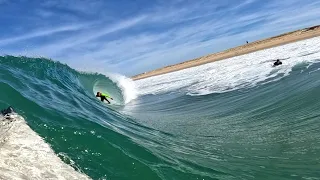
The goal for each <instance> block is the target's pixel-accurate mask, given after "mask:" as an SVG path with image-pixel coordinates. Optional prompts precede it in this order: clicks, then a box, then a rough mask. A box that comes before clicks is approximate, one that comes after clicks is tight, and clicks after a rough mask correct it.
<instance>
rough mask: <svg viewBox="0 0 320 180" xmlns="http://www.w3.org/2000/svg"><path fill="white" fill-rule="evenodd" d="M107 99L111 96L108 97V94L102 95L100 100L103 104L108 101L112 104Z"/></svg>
mask: <svg viewBox="0 0 320 180" xmlns="http://www.w3.org/2000/svg"><path fill="white" fill-rule="evenodd" d="M107 97H109V98H110V96H108V95H106V94H101V96H100V99H101V101H102V102H103V101H104V100H106V101H107V102H108V103H109V104H110V101H109V100H108V99H107Z"/></svg>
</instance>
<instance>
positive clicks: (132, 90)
mask: <svg viewBox="0 0 320 180" xmlns="http://www.w3.org/2000/svg"><path fill="white" fill-rule="evenodd" d="M107 77H109V78H110V80H111V81H113V82H114V83H116V84H117V86H118V87H119V88H120V90H121V91H122V95H123V100H124V103H125V104H127V103H129V102H130V101H132V100H133V99H135V98H137V91H136V87H135V83H134V82H133V81H132V80H131V79H130V78H127V77H126V76H123V75H120V74H111V73H109V74H107Z"/></svg>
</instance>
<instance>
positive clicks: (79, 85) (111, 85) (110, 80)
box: [0, 56, 136, 105]
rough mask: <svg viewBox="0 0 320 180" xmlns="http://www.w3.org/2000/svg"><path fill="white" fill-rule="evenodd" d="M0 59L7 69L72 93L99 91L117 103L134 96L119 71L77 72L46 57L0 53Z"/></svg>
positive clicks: (132, 89) (121, 103)
mask: <svg viewBox="0 0 320 180" xmlns="http://www.w3.org/2000/svg"><path fill="white" fill-rule="evenodd" d="M0 63H1V64H2V65H4V66H6V67H7V68H8V69H9V70H10V69H12V68H15V69H19V71H23V73H26V74H29V75H31V76H33V77H34V83H37V81H38V80H44V81H46V82H47V83H48V84H47V85H48V86H50V87H59V86H61V87H62V88H65V89H68V90H69V91H70V93H71V94H70V95H72V96H74V95H75V94H77V95H81V94H82V93H83V94H87V95H88V96H93V94H95V93H96V92H97V91H101V92H104V93H108V94H109V95H110V96H111V97H113V98H114V103H113V104H117V105H124V104H126V103H129V102H130V101H131V100H132V99H135V98H136V94H135V87H134V84H133V82H132V81H131V79H129V78H126V77H125V76H122V75H117V74H111V73H110V74H108V75H103V74H99V73H87V72H78V71H76V70H74V69H72V68H70V67H69V66H67V65H65V64H62V63H60V62H55V61H52V60H50V59H45V58H28V57H14V56H3V57H0ZM51 95H53V94H52V93H51ZM53 98H56V97H53ZM47 101H50V100H49V99H47Z"/></svg>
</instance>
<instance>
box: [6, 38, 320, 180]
mask: <svg viewBox="0 0 320 180" xmlns="http://www.w3.org/2000/svg"><path fill="white" fill-rule="evenodd" d="M277 58H284V59H286V60H283V65H282V66H279V67H272V66H271V64H272V61H271V59H277ZM0 63H1V65H0V77H1V78H0V90H1V93H0V108H5V107H7V106H9V105H11V106H13V107H14V108H15V109H16V111H17V112H18V114H19V115H21V116H22V117H23V118H24V119H25V122H26V123H27V125H28V126H29V127H30V128H31V129H32V130H31V129H29V130H25V131H27V132H30V133H26V134H25V135H24V137H27V139H31V140H32V139H37V141H35V142H37V143H38V144H39V148H38V149H37V148H35V149H34V151H39V152H41V147H48V148H50V149H52V150H47V151H48V154H50V155H54V156H50V158H52V159H54V157H59V158H60V159H61V160H62V161H63V162H64V164H65V165H69V166H71V167H73V168H71V169H68V168H65V169H64V172H68V173H69V174H72V175H73V174H74V173H76V172H78V173H79V174H80V176H83V177H85V175H87V176H89V177H90V178H92V179H206V180H208V179H317V178H318V177H319V176H320V174H319V171H318V170H319V167H318V164H319V158H318V154H319V153H320V141H319V139H320V134H319V133H318V130H319V128H320V123H319V122H320V110H319V107H320V96H319V92H320V81H319V79H320V38H313V39H309V40H304V41H300V42H297V43H292V44H288V45H284V46H279V47H276V48H272V49H267V50H263V51H259V52H255V53H251V54H247V55H243V56H238V57H234V58H230V59H226V60H224V61H219V62H214V63H210V64H206V65H203V66H199V67H194V68H190V69H186V70H182V71H178V72H174V73H170V74H166V75H161V76H155V77H151V78H148V79H143V80H139V81H137V82H135V83H134V82H132V81H130V80H129V79H127V78H126V77H124V76H121V75H114V74H109V75H102V74H92V73H91V74H90V73H82V72H77V71H75V70H73V69H71V68H69V67H68V66H66V65H63V64H61V63H57V62H54V61H51V60H47V59H41V58H36V59H35V58H26V57H13V56H4V57H1V58H0ZM97 91H102V92H106V93H108V94H110V95H111V96H112V97H113V98H114V99H115V100H114V101H113V105H106V104H104V103H101V102H100V101H99V99H97V98H96V97H95V96H94V95H95V93H96V92H97ZM18 122H19V123H23V122H24V120H23V119H20V120H19V121H18ZM0 125H1V124H0ZM10 127H11V126H8V125H3V126H0V132H8V133H9V134H19V133H16V132H19V131H18V130H17V129H16V130H14V129H11V128H10ZM31 132H33V134H32V133H31ZM34 132H35V133H36V134H35V133H34ZM5 134H6V133H5ZM31 134H32V135H31ZM34 136H39V137H38V138H35V137H34ZM7 137H16V136H8V135H4V136H0V141H2V140H3V141H4V142H5V143H7V144H6V146H8V145H9V144H14V143H15V142H16V141H17V142H19V143H18V145H17V146H18V147H20V148H27V149H28V147H30V146H31V145H30V143H29V144H28V143H27V142H24V141H21V140H19V141H18V140H15V138H11V139H10V138H7ZM40 137H41V138H42V139H43V140H44V141H43V140H41V138H40ZM39 138H40V140H39ZM7 139H8V140H7ZM1 147H2V148H3V147H5V146H4V145H1V143H0V149H1ZM30 156H31V155H30ZM30 156H19V158H18V159H19V161H21V162H31V163H29V164H32V165H34V166H36V167H38V168H39V169H41V168H47V167H42V166H41V162H38V161H36V158H32V157H34V156H31V160H30ZM13 157H17V156H13V155H12V154H10V153H7V154H6V155H3V154H2V157H1V160H0V177H1V174H4V172H8V173H9V174H8V173H7V174H6V176H5V177H12V176H11V175H12V173H13V172H15V173H16V174H21V177H23V176H22V175H24V174H25V173H24V172H23V171H22V170H20V171H19V168H16V169H10V168H8V167H5V168H2V166H5V165H3V164H2V162H8V160H9V159H12V158H13ZM33 159H34V160H33ZM2 160H3V161H2ZM6 169H9V170H10V171H5V170H6ZM61 174H62V172H60V171H52V172H51V175H52V177H58V178H60V179H63V178H65V177H63V176H62V175H61ZM34 177H35V178H37V176H34ZM39 179H41V178H39Z"/></svg>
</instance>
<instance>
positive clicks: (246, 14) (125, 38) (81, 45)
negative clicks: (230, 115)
mask: <svg viewBox="0 0 320 180" xmlns="http://www.w3.org/2000/svg"><path fill="white" fill-rule="evenodd" d="M61 2H62V1H50V2H47V3H46V4H44V6H45V7H59V8H63V7H65V8H68V9H71V10H72V11H76V12H80V13H83V14H85V15H86V16H87V15H88V16H89V17H91V16H94V17H97V19H96V22H95V23H92V25H90V26H86V27H85V28H83V27H79V28H78V29H77V28H74V29H72V28H71V29H72V30H71V31H74V33H72V34H71V35H68V36H62V37H61V38H59V39H52V40H51V41H48V42H45V43H42V44H34V46H33V48H31V49H30V48H27V50H26V52H23V53H26V55H31V56H38V55H40V56H46V57H50V58H53V59H56V60H61V61H64V62H67V63H68V64H70V65H71V66H73V67H76V68H78V69H82V70H83V69H85V70H91V71H97V70H98V71H101V72H103V71H109V70H110V69H111V70H113V71H117V72H120V73H125V74H130V75H133V74H135V73H140V72H144V71H147V70H151V69H154V68H159V67H160V66H163V65H168V64H174V63H178V62H181V61H183V60H189V59H191V58H195V57H197V56H201V55H205V54H208V53H212V52H216V51H219V50H223V49H225V48H229V47H232V46H235V45H240V44H242V43H243V42H245V40H249V41H253V40H258V39H260V38H266V37H268V36H271V35H277V34H278V33H283V32H285V31H290V30H294V29H297V28H302V27H305V26H310V25H315V24H317V23H318V24H319V23H320V20H319V18H318V17H319V15H320V13H319V12H320V3H319V2H314V1H312V0H305V1H304V2H300V1H298V0H284V1H276V0H271V1H268V2H266V1H263V2H262V1H258V0H244V1H235V0H234V1H233V0H231V1H228V2H229V3H230V4H228V3H227V2H226V1H215V2H213V1H206V0H199V1H188V2H187V3H186V2H185V1H182V0H181V1H180V0H179V1H177V0H176V1H171V2H162V1H159V2H157V3H155V5H156V6H152V7H146V8H144V9H139V11H137V12H136V13H132V15H130V16H127V17H126V18H120V19H117V16H116V15H114V16H112V17H111V18H110V17H109V16H102V14H104V13H101V12H100V11H101V9H104V11H108V9H105V8H107V7H108V6H103V3H102V2H103V1H90V2H85V3H83V2H81V3H76V6H72V7H66V6H70V5H68V4H70V3H75V2H74V1H70V2H68V3H67V4H66V3H65V2H62V3H61ZM59 3H61V4H59ZM86 5H87V6H88V7H90V8H91V9H90V11H91V12H90V13H88V12H87V11H88V8H86ZM93 11H96V12H97V14H96V15H95V14H92V12H93ZM123 11H125V9H124V10H123ZM131 11H133V10H130V12H131ZM40 13H41V12H40ZM119 13H120V14H121V13H122V12H119ZM42 15H43V17H44V18H45V17H47V16H57V14H52V12H50V13H46V12H42ZM60 17H64V16H62V15H61V16H60ZM78 20H79V21H80V22H81V19H80V18H79V19H78ZM67 30H68V29H67V28H64V26H62V27H60V26H58V27H56V28H55V29H53V30H51V31H49V30H47V31H43V32H42V31H36V32H32V31H31V32H30V33H27V34H26V35H22V36H18V37H15V38H9V39H3V40H0V45H5V44H7V43H18V42H19V41H23V40H28V39H33V38H39V37H42V36H50V35H52V34H56V33H60V32H64V31H67ZM77 30H79V31H77ZM7 51H8V52H13V53H15V54H19V53H21V52H20V51H19V50H16V51H15V50H12V49H8V50H7ZM104 67H108V69H107V70H106V68H104Z"/></svg>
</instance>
